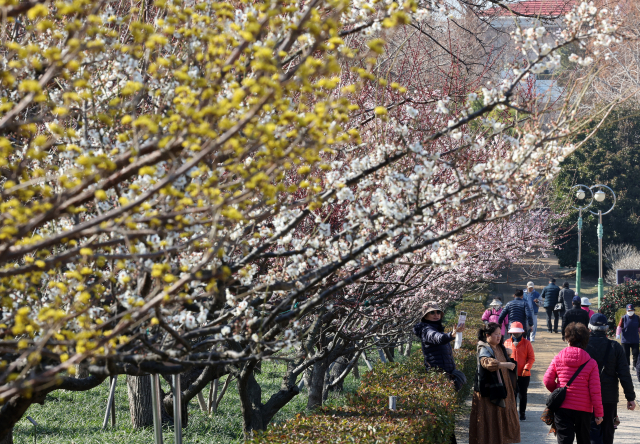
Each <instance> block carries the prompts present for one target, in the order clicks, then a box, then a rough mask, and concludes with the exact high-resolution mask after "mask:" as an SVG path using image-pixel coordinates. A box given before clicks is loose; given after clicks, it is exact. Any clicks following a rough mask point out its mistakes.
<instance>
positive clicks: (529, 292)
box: [523, 282, 540, 342]
mask: <svg viewBox="0 0 640 444" xmlns="http://www.w3.org/2000/svg"><path fill="white" fill-rule="evenodd" d="M523 299H524V301H525V302H526V303H527V304H528V305H529V307H531V310H532V315H533V325H532V326H531V329H529V330H528V332H527V339H529V340H530V341H531V342H535V340H536V332H537V331H538V310H539V309H540V307H539V306H538V302H540V293H538V292H537V291H536V290H535V284H534V283H533V282H527V289H526V290H525V292H524V297H523Z"/></svg>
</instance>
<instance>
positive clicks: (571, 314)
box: [562, 307, 590, 337]
mask: <svg viewBox="0 0 640 444" xmlns="http://www.w3.org/2000/svg"><path fill="white" fill-rule="evenodd" d="M589 319H590V318H589V313H587V312H586V311H584V310H583V309H582V308H576V307H573V308H572V309H571V310H567V311H566V312H565V313H564V316H563V317H562V329H563V330H564V329H565V328H566V327H567V325H569V324H571V323H572V322H580V323H582V324H583V325H584V326H585V327H589ZM562 336H563V337H564V331H563V332H562Z"/></svg>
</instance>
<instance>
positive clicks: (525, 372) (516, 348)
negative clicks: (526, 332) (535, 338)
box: [504, 337, 536, 376]
mask: <svg viewBox="0 0 640 444" xmlns="http://www.w3.org/2000/svg"><path fill="white" fill-rule="evenodd" d="M504 346H505V348H507V349H511V357H512V358H513V359H514V360H515V361H516V362H517V363H518V376H531V367H533V363H534V362H535V361H536V356H535V354H534V353H533V346H532V345H531V342H530V341H529V340H528V339H527V338H525V337H522V338H520V340H519V341H518V345H516V344H514V342H513V338H509V339H507V340H506V341H504Z"/></svg>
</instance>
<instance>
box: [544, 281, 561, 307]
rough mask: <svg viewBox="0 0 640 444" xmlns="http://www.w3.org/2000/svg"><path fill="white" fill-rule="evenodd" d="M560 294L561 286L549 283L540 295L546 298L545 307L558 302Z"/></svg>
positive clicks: (552, 305) (553, 305)
mask: <svg viewBox="0 0 640 444" xmlns="http://www.w3.org/2000/svg"><path fill="white" fill-rule="evenodd" d="M559 295H560V287H558V286H557V285H556V284H549V285H547V286H546V287H544V288H543V289H542V294H541V295H540V297H541V298H542V299H544V308H549V307H551V308H553V307H555V306H556V304H557V303H558V296H559Z"/></svg>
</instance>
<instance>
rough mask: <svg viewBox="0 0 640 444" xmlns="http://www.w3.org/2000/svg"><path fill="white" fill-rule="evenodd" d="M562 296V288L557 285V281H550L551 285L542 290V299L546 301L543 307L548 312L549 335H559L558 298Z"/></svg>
mask: <svg viewBox="0 0 640 444" xmlns="http://www.w3.org/2000/svg"><path fill="white" fill-rule="evenodd" d="M559 296H560V287H558V286H557V285H556V280H555V279H549V285H547V286H546V287H544V288H543V289H542V293H541V294H540V297H541V298H542V299H543V300H544V304H543V307H544V309H545V311H546V312H547V331H548V332H549V333H552V332H555V333H558V318H559V316H560V309H559V308H558V309H556V306H557V305H558V297H559ZM552 316H553V318H554V323H553V329H552V328H551V317H552Z"/></svg>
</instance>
